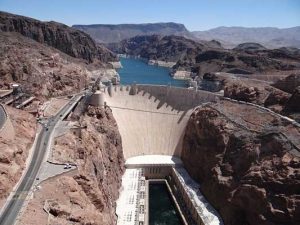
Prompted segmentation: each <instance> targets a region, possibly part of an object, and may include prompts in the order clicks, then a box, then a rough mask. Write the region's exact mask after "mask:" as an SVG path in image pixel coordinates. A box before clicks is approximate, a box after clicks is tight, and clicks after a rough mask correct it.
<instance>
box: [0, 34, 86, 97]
mask: <svg viewBox="0 0 300 225" xmlns="http://www.w3.org/2000/svg"><path fill="white" fill-rule="evenodd" d="M0 52H1V54H0V88H2V89H7V88H9V84H10V83H11V82H17V83H20V84H21V85H22V89H23V91H25V92H26V93H29V94H33V95H36V96H41V97H51V96H59V95H65V94H69V93H72V92H76V91H78V90H80V89H81V88H83V87H84V84H85V83H86V82H85V81H86V80H87V76H88V74H89V72H88V70H87V66H86V64H85V63H84V61H81V60H77V59H75V58H73V57H70V56H68V55H66V54H64V53H62V52H60V51H58V50H56V49H54V48H51V47H49V46H47V45H43V44H40V43H38V42H36V41H34V40H32V39H29V38H26V37H24V36H22V35H21V34H18V33H11V32H0Z"/></svg>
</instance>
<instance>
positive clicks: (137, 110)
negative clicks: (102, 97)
mask: <svg viewBox="0 0 300 225" xmlns="http://www.w3.org/2000/svg"><path fill="white" fill-rule="evenodd" d="M106 106H108V107H110V108H115V109H125V110H130V111H136V112H145V113H147V112H148V113H155V114H163V115H170V116H182V115H180V114H179V113H166V112H157V111H150V110H143V109H134V108H128V107H119V106H111V105H106ZM191 109H194V108H191ZM181 112H183V113H184V112H187V111H181ZM184 116H187V117H189V115H184Z"/></svg>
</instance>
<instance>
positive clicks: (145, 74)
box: [118, 57, 187, 87]
mask: <svg viewBox="0 0 300 225" xmlns="http://www.w3.org/2000/svg"><path fill="white" fill-rule="evenodd" d="M120 61H121V64H122V68H120V69H118V73H119V74H120V78H121V84H122V85H129V84H132V83H134V82H135V83H137V84H155V85H171V86H176V87H187V81H185V80H175V79H173V77H171V76H170V75H169V72H170V70H169V68H165V67H160V66H153V65H148V64H147V63H145V62H144V61H142V60H139V59H133V58H123V57H121V58H120Z"/></svg>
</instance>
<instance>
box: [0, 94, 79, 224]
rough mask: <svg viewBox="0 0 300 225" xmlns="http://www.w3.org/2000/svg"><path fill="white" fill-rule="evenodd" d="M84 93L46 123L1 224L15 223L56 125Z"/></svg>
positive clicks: (3, 212)
mask: <svg viewBox="0 0 300 225" xmlns="http://www.w3.org/2000/svg"><path fill="white" fill-rule="evenodd" d="M83 95H84V94H83V93H79V94H76V95H75V96H74V97H73V98H72V99H71V100H70V102H69V103H68V104H67V105H65V106H64V107H63V108H62V109H61V110H60V111H59V112H58V113H57V114H56V115H55V116H53V117H51V118H49V119H48V122H47V123H45V125H44V127H43V128H42V130H41V131H40V133H39V135H38V137H37V140H36V145H35V148H34V152H33V155H32V158H31V161H30V165H29V166H28V167H27V170H26V172H25V175H24V176H23V177H22V178H21V179H22V180H21V181H20V182H19V185H18V187H17V188H16V190H15V192H13V194H12V195H11V196H10V197H9V198H8V200H7V202H6V204H5V205H4V206H3V209H2V213H1V215H0V225H12V224H15V222H16V219H17V217H18V215H19V213H20V211H21V209H22V206H23V204H24V202H25V200H26V198H27V197H28V195H29V194H30V193H31V190H32V188H33V186H34V185H35V184H36V183H35V182H36V181H37V179H38V178H37V176H38V173H39V170H40V167H41V164H42V162H43V161H44V160H45V158H46V155H47V152H48V148H49V147H50V145H51V142H52V133H53V131H54V129H55V127H56V126H57V125H58V124H59V123H60V122H61V121H62V120H63V119H64V118H65V117H66V116H67V115H68V114H69V113H70V112H71V110H72V109H73V108H74V106H75V105H76V104H77V103H78V101H79V100H80V99H81V98H82V96H83Z"/></svg>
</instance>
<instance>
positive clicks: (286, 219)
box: [182, 101, 300, 225]
mask: <svg viewBox="0 0 300 225" xmlns="http://www.w3.org/2000/svg"><path fill="white" fill-rule="evenodd" d="M299 134H300V130H299V128H296V127H294V126H292V125H290V124H287V123H286V122H284V121H282V120H281V119H279V118H276V117H274V116H272V115H270V114H268V113H266V112H263V111H260V110H258V109H257V108H255V107H251V106H247V105H238V104H234V103H231V102H227V101H221V102H220V103H215V104H211V105H208V106H204V107H201V108H198V109H196V110H195V112H194V113H193V114H192V116H191V118H190V121H189V122H188V125H187V129H186V135H185V137H184V144H183V145H184V146H183V153H182V160H183V162H184V165H185V167H186V169H187V170H188V172H189V173H190V175H191V176H192V177H193V178H194V179H196V180H197V181H198V182H199V183H200V184H201V190H202V192H203V194H204V195H205V196H206V197H207V199H208V200H209V201H210V202H211V203H212V204H213V205H214V206H215V208H216V209H217V210H218V211H219V212H220V214H221V216H222V217H223V220H224V222H225V224H230V225H241V224H248V225H257V224H260V225H273V224H278V225H279V224H280V225H288V224H289V225H296V224H300V192H299V190H300V188H299V187H300V158H299V155H300V154H299V147H300V140H299Z"/></svg>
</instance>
